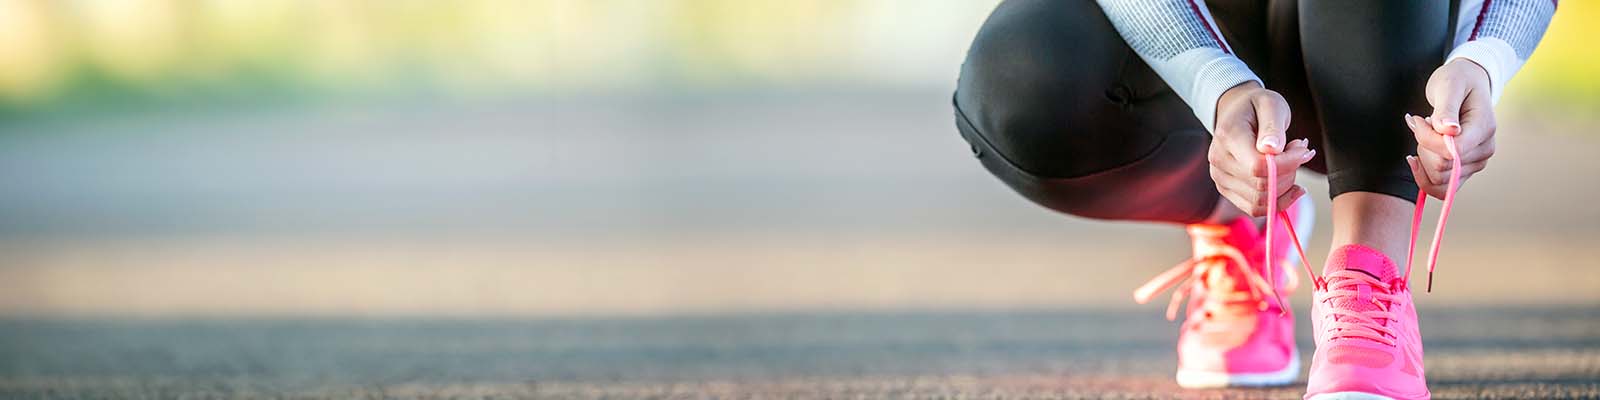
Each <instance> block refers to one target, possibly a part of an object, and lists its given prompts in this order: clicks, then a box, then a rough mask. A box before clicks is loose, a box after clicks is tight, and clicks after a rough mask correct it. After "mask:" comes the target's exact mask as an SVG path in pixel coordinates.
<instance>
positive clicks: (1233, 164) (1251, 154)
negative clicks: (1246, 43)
mask: <svg viewBox="0 0 1600 400" xmlns="http://www.w3.org/2000/svg"><path fill="white" fill-rule="evenodd" d="M1215 126H1216V132H1215V133H1213V134H1212V137H1211V149H1210V151H1209V152H1208V153H1207V155H1206V158H1207V160H1209V161H1210V162H1211V180H1212V181H1214V182H1216V184H1217V191H1218V192H1221V193H1222V197H1223V198H1226V199H1228V201H1229V202H1232V203H1233V205H1234V206H1237V207H1239V210H1242V211H1244V212H1245V213H1246V214H1250V215H1251V216H1256V217H1260V216H1264V215H1266V214H1267V196H1276V197H1278V204H1290V203H1291V202H1293V201H1294V200H1295V199H1298V198H1300V196H1303V195H1305V194H1306V189H1305V188H1303V187H1300V185H1296V184H1294V176H1295V171H1296V170H1298V169H1300V165H1302V164H1305V163H1306V162H1308V161H1311V157H1312V156H1315V155H1316V153H1317V152H1316V151H1315V150H1310V149H1308V148H1307V147H1306V145H1307V142H1306V140H1305V139H1301V140H1296V141H1294V143H1288V144H1287V146H1286V145H1285V143H1284V139H1285V134H1284V131H1285V130H1286V129H1288V128H1289V103H1288V102H1286V101H1284V100H1283V96H1280V95H1278V93H1277V92H1274V91H1271V90H1267V89H1265V88H1262V87H1261V84H1259V83H1256V82H1255V81H1251V82H1245V83H1241V84H1239V85H1238V86H1234V87H1233V88H1232V89H1228V91H1226V92H1223V93H1222V97H1220V98H1218V99H1217V120H1216V125H1215ZM1262 154H1277V155H1278V156H1277V158H1275V161H1276V162H1275V164H1276V165H1277V167H1278V168H1277V170H1278V171H1277V172H1278V182H1279V183H1278V192H1277V193H1266V192H1267V167H1266V159H1265V158H1264V157H1262Z"/></svg>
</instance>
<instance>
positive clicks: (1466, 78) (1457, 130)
mask: <svg viewBox="0 0 1600 400" xmlns="http://www.w3.org/2000/svg"><path fill="white" fill-rule="evenodd" d="M1426 93H1427V96H1428V104H1431V105H1433V115H1431V116H1429V117H1426V118H1424V117H1418V116H1413V115H1410V114H1407V115H1406V116H1405V118H1406V126H1409V127H1411V133H1412V134H1413V135H1414V136H1416V137H1417V155H1416V156H1415V157H1406V163H1408V164H1411V175H1412V177H1413V178H1415V179H1416V180H1417V186H1419V187H1421V188H1422V190H1423V191H1425V192H1427V193H1428V195H1430V196H1433V197H1437V198H1440V199H1443V198H1444V196H1445V190H1446V186H1447V185H1449V183H1450V170H1451V169H1452V168H1453V166H1452V165H1451V163H1450V152H1449V151H1447V150H1445V145H1444V141H1445V140H1447V138H1446V136H1450V138H1448V139H1454V140H1455V141H1456V150H1458V151H1459V152H1460V154H1461V181H1462V182H1466V180H1467V177H1470V176H1472V174H1475V173H1477V172H1478V171H1482V170H1483V168H1484V167H1485V166H1487V165H1488V163H1489V157H1491V156H1494V131H1495V121H1494V101H1493V100H1492V99H1491V97H1490V95H1489V73H1488V72H1486V71H1484V70H1483V67H1482V66H1479V65H1478V64H1477V63H1474V62H1472V61H1468V60H1466V59H1459V58H1458V59H1455V60H1454V61H1450V62H1449V63H1446V64H1445V65H1444V66H1441V67H1439V69H1436V70H1434V71H1433V76H1431V77H1429V78H1428V87H1427V90H1426Z"/></svg>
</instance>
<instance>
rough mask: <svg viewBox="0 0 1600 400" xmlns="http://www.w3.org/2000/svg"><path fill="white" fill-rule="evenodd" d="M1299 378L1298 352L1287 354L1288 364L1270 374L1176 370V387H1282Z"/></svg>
mask: <svg viewBox="0 0 1600 400" xmlns="http://www.w3.org/2000/svg"><path fill="white" fill-rule="evenodd" d="M1299 377H1300V350H1298V349H1296V350H1295V351H1294V352H1293V353H1290V354H1289V364H1288V365H1284V366H1283V369H1280V370H1277V371H1272V372H1256V373H1248V374H1230V373H1226V372H1216V371H1184V370H1178V386H1180V387H1183V388H1186V389H1214V388H1224V387H1241V386H1244V387H1259V386H1283V385H1288V384H1291V383H1294V380H1295V378H1299Z"/></svg>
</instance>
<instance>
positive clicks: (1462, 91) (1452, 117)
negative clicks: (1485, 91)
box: [1428, 82, 1467, 136]
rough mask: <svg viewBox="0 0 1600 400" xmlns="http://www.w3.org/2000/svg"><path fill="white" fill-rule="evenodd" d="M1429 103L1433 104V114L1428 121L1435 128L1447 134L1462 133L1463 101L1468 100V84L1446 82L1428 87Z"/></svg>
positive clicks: (1436, 130)
mask: <svg viewBox="0 0 1600 400" xmlns="http://www.w3.org/2000/svg"><path fill="white" fill-rule="evenodd" d="M1428 89H1429V90H1428V104H1431V105H1433V115H1430V116H1429V117H1428V122H1429V123H1430V124H1432V125H1433V130H1434V131H1435V132H1439V133H1442V134H1445V135H1450V136H1456V135H1460V134H1461V103H1464V102H1466V99H1467V86H1466V85H1465V84H1462V83H1459V82H1445V83H1444V84H1442V85H1438V86H1437V87H1430V88H1428Z"/></svg>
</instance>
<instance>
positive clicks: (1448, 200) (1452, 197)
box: [1405, 125, 1461, 293]
mask: <svg viewBox="0 0 1600 400" xmlns="http://www.w3.org/2000/svg"><path fill="white" fill-rule="evenodd" d="M1460 130H1461V127H1460V126H1459V125H1458V126H1457V127H1456V131H1458V132H1459V131H1460ZM1444 149H1445V150H1446V151H1449V152H1450V167H1451V168H1450V183H1449V184H1447V185H1446V186H1445V191H1444V206H1443V207H1442V208H1440V209H1439V225H1438V226H1436V227H1434V229H1433V245H1432V246H1429V249H1428V289H1427V290H1428V292H1429V293H1432V292H1433V268H1434V266H1436V265H1437V263H1438V261H1439V244H1440V242H1442V241H1444V224H1445V222H1448V221H1450V206H1451V205H1453V204H1455V203H1456V189H1457V188H1459V187H1460V186H1461V152H1460V151H1458V150H1456V138H1455V136H1448V135H1447V136H1445V140H1444ZM1426 204H1428V191H1427V190H1424V189H1420V188H1419V189H1417V210H1416V212H1413V213H1412V214H1411V244H1408V245H1406V276H1405V281H1406V282H1411V259H1412V255H1411V253H1413V251H1412V250H1414V249H1416V248H1417V233H1418V232H1417V231H1418V230H1420V229H1421V228H1422V208H1423V206H1424V205H1426Z"/></svg>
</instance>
